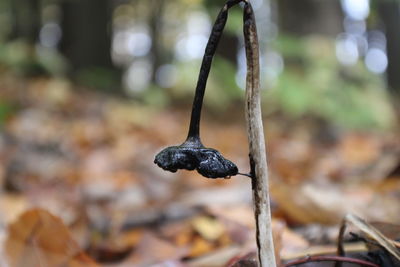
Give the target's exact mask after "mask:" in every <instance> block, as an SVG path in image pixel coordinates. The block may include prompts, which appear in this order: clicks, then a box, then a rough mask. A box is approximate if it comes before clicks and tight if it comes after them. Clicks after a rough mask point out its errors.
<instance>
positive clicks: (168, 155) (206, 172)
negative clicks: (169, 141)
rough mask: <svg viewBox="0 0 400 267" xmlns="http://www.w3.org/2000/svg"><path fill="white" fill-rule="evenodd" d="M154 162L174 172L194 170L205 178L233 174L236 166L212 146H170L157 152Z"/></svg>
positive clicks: (236, 169) (235, 172) (236, 170)
mask: <svg viewBox="0 0 400 267" xmlns="http://www.w3.org/2000/svg"><path fill="white" fill-rule="evenodd" d="M154 163H155V164H157V165H158V166H159V167H160V168H162V169H164V170H167V171H171V172H176V171H177V170H178V169H185V170H194V169H196V170H197V171H198V172H199V173H200V174H201V175H203V176H205V177H207V178H223V177H227V176H234V175H236V174H237V173H238V168H237V167H236V165H235V164H234V163H232V162H231V161H230V160H227V159H225V158H224V157H223V156H222V155H221V153H219V152H218V151H217V150H215V149H212V148H204V147H200V148H199V147H188V146H183V145H181V146H171V147H167V148H165V149H164V150H162V151H161V152H160V153H158V154H157V156H156V158H155V159H154Z"/></svg>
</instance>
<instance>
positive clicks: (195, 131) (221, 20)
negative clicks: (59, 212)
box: [188, 0, 243, 140]
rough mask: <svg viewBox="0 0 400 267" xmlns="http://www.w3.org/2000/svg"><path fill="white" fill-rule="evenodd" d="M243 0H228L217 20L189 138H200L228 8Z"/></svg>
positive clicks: (207, 48) (193, 110)
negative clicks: (201, 119) (209, 84)
mask: <svg viewBox="0 0 400 267" xmlns="http://www.w3.org/2000/svg"><path fill="white" fill-rule="evenodd" d="M242 1H243V0H228V1H227V2H226V3H225V5H224V7H223V8H222V9H221V11H220V12H219V14H218V17H217V19H216V20H215V23H214V26H213V28H212V31H211V34H210V38H209V39H208V43H207V46H206V49H205V53H204V56H203V61H202V63H201V67H200V73H199V78H198V81H197V86H196V92H195V96H194V100H193V106H192V114H191V118H190V126H189V132H188V139H190V138H191V139H193V138H196V139H198V140H200V116H201V108H202V105H203V99H204V93H205V90H206V85H207V79H208V75H209V74H210V69H211V64H212V60H213V57H214V55H215V52H216V50H217V46H218V43H219V40H220V39H221V36H222V32H223V30H224V28H225V24H226V21H227V20H228V9H229V8H231V7H233V6H234V5H237V4H238V3H240V2H242Z"/></svg>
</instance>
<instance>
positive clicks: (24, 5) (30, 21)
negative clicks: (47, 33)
mask: <svg viewBox="0 0 400 267" xmlns="http://www.w3.org/2000/svg"><path fill="white" fill-rule="evenodd" d="M40 9H41V4H40V0H28V1H26V0H10V11H11V13H12V20H13V21H12V31H11V36H10V39H19V38H20V39H23V40H24V41H26V42H28V43H29V44H32V45H34V44H35V43H36V42H37V40H38V37H39V31H40V26H41V15H40V13H41V12H40Z"/></svg>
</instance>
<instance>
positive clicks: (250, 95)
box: [243, 1, 276, 267]
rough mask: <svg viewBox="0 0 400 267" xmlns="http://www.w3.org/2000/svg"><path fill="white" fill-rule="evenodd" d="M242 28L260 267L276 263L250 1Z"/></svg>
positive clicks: (257, 50) (246, 110)
mask: <svg viewBox="0 0 400 267" xmlns="http://www.w3.org/2000/svg"><path fill="white" fill-rule="evenodd" d="M244 2H245V6H244V13H243V32H244V40H245V48H246V59H247V77H246V107H245V113H246V125H247V135H248V141H249V157H250V167H251V176H252V190H253V202H254V214H255V219H256V239H257V247H258V261H259V266H260V267H274V266H276V261H275V253H274V244H273V238H272V223H271V208H270V201H269V186H268V166H267V157H266V151H265V141H264V128H263V122H262V113H261V100H260V63H259V44H258V37H257V27H256V23H255V18H254V12H253V8H252V6H251V4H250V3H249V2H248V1H244Z"/></svg>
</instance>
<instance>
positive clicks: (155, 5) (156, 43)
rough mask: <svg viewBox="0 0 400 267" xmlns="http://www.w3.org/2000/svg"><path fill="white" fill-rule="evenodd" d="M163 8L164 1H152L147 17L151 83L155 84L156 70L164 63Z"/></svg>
mask: <svg viewBox="0 0 400 267" xmlns="http://www.w3.org/2000/svg"><path fill="white" fill-rule="evenodd" d="M164 6H165V0H152V1H151V9H150V15H149V26H150V35H151V40H152V44H151V51H150V53H151V58H152V64H153V71H152V75H151V81H152V82H153V83H156V82H157V81H156V76H157V70H158V69H159V67H160V66H161V65H162V64H163V63H164V62H165V61H166V59H165V51H164V49H163V44H162V43H163V38H162V32H163V29H162V27H163V10H164Z"/></svg>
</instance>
